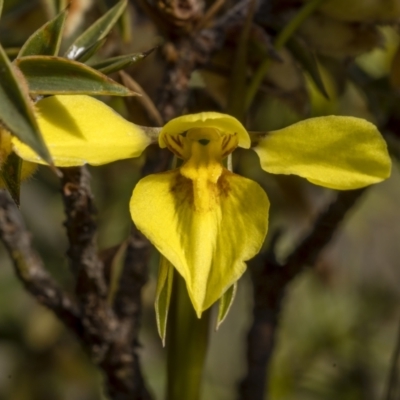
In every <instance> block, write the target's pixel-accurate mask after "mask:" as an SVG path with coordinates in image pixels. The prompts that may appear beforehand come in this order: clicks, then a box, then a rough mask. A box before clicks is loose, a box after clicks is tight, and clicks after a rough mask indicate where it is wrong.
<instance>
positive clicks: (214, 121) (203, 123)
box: [158, 112, 251, 149]
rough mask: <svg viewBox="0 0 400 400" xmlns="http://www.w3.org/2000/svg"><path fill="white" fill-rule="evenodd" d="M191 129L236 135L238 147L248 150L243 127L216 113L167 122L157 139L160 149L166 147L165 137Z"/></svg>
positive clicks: (231, 119)
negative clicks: (205, 129)
mask: <svg viewBox="0 0 400 400" xmlns="http://www.w3.org/2000/svg"><path fill="white" fill-rule="evenodd" d="M192 128H214V129H218V130H220V131H221V132H223V133H225V134H231V135H233V134H235V133H237V135H238V139H239V146H240V147H244V148H245V149H248V148H250V144H251V141H250V136H249V134H248V132H247V131H246V129H245V128H244V126H243V125H242V124H241V123H240V122H239V121H238V120H237V119H236V118H234V117H232V116H231V115H228V114H221V113H217V112H202V113H198V114H189V115H183V116H181V117H177V118H174V119H172V120H171V121H169V122H167V123H166V124H165V125H164V127H163V128H162V130H161V132H160V136H159V138H158V141H159V144H160V147H166V142H165V139H164V136H165V135H172V136H177V135H179V134H181V133H183V132H185V131H187V130H189V129H192Z"/></svg>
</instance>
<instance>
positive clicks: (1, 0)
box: [0, 0, 4, 17]
mask: <svg viewBox="0 0 400 400" xmlns="http://www.w3.org/2000/svg"><path fill="white" fill-rule="evenodd" d="M3 4H4V1H3V0H0V17H1V12H2V11H3Z"/></svg>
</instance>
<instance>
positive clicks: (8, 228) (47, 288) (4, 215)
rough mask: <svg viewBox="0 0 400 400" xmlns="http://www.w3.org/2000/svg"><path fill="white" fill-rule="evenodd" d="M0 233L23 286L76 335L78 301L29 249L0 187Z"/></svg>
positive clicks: (27, 238)
mask: <svg viewBox="0 0 400 400" xmlns="http://www.w3.org/2000/svg"><path fill="white" fill-rule="evenodd" d="M0 237H1V239H2V241H3V242H4V244H5V246H6V248H7V251H8V253H9V255H10V257H11V259H12V262H13V265H14V268H15V272H16V274H17V276H18V277H19V279H20V280H21V281H22V282H23V284H24V286H25V288H26V289H27V290H28V292H29V293H31V294H32V295H33V296H34V297H35V298H36V299H37V300H38V301H39V302H40V303H41V304H43V305H44V306H46V307H48V308H49V309H50V310H52V311H53V312H54V313H55V314H56V315H57V317H58V318H60V319H61V320H62V321H63V322H64V323H65V324H66V325H67V326H68V327H69V328H70V329H71V330H72V331H73V332H75V334H76V335H78V336H80V335H81V334H82V332H83V326H82V323H81V314H80V309H79V307H78V305H77V304H76V303H75V302H74V300H73V299H72V298H71V297H69V296H68V295H67V294H66V293H64V292H63V291H62V289H61V288H60V287H59V286H58V285H57V283H56V282H55V281H54V280H53V278H52V277H51V276H50V275H49V274H48V273H47V271H46V270H45V269H44V267H43V262H42V260H41V258H40V257H39V255H38V254H37V253H36V252H35V251H34V250H33V249H32V244H31V236H30V234H29V232H28V231H27V229H26V227H25V225H24V223H23V221H22V217H21V214H20V212H19V210H18V208H17V207H16V205H15V203H14V202H13V201H12V200H11V198H10V197H9V195H8V194H7V193H6V192H5V191H4V190H0Z"/></svg>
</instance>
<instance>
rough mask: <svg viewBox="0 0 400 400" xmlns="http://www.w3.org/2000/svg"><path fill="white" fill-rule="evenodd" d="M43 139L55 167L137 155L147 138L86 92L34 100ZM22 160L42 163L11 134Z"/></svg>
mask: <svg viewBox="0 0 400 400" xmlns="http://www.w3.org/2000/svg"><path fill="white" fill-rule="evenodd" d="M37 118H38V123H39V127H40V130H41V132H42V135H43V139H44V141H45V143H46V145H47V147H48V149H49V151H50V154H51V155H52V158H53V160H54V164H55V165H56V166H59V167H72V166H78V165H83V164H86V163H87V164H91V165H101V164H106V163H109V162H112V161H116V160H121V159H124V158H131V157H138V156H139V155H140V154H141V153H142V151H143V150H144V149H145V148H146V146H148V145H149V144H150V139H149V138H148V137H147V136H146V134H145V133H144V132H143V131H142V130H141V129H140V128H138V127H137V126H136V125H134V124H132V123H131V122H129V121H127V120H125V119H124V118H122V117H121V116H120V115H119V114H117V113H116V112H115V111H114V110H113V109H112V108H110V107H108V106H107V105H106V104H104V103H103V102H101V101H99V100H96V99H94V98H93V97H90V96H84V95H82V96H81V95H73V96H62V95H59V96H52V97H47V98H45V99H43V100H41V101H39V102H38V103H37ZM13 145H14V149H15V151H16V152H17V153H18V154H19V156H20V157H22V158H23V159H25V160H28V161H33V162H38V163H42V164H43V163H44V162H43V160H41V159H40V158H39V157H38V156H37V154H36V153H35V152H33V151H32V150H31V149H30V148H29V147H28V146H26V145H24V144H23V143H21V142H20V141H19V140H18V139H16V138H13Z"/></svg>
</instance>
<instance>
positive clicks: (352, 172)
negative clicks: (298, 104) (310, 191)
mask: <svg viewBox="0 0 400 400" xmlns="http://www.w3.org/2000/svg"><path fill="white" fill-rule="evenodd" d="M254 150H255V151H256V153H257V154H258V156H259V157H260V162H261V167H262V168H263V169H264V170H265V171H267V172H270V173H273V174H295V175H299V176H301V177H303V178H306V179H307V180H308V181H310V182H312V183H314V184H316V185H320V186H325V187H328V188H331V189H337V190H348V189H357V188H361V187H364V186H368V185H371V184H373V183H377V182H381V181H382V180H384V179H386V178H388V177H389V176H390V171H391V160H390V157H389V154H388V151H387V146H386V142H385V141H384V139H383V138H382V136H381V134H380V133H379V131H378V129H377V128H376V126H375V125H373V124H371V123H370V122H368V121H365V120H363V119H361V118H355V117H341V116H327V117H318V118H310V119H307V120H305V121H301V122H298V123H296V124H293V125H291V126H289V127H287V128H284V129H280V130H278V131H274V132H271V133H269V134H268V135H267V136H266V137H265V138H263V139H262V140H261V141H260V142H259V144H258V145H257V146H256V147H255V148H254Z"/></svg>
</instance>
